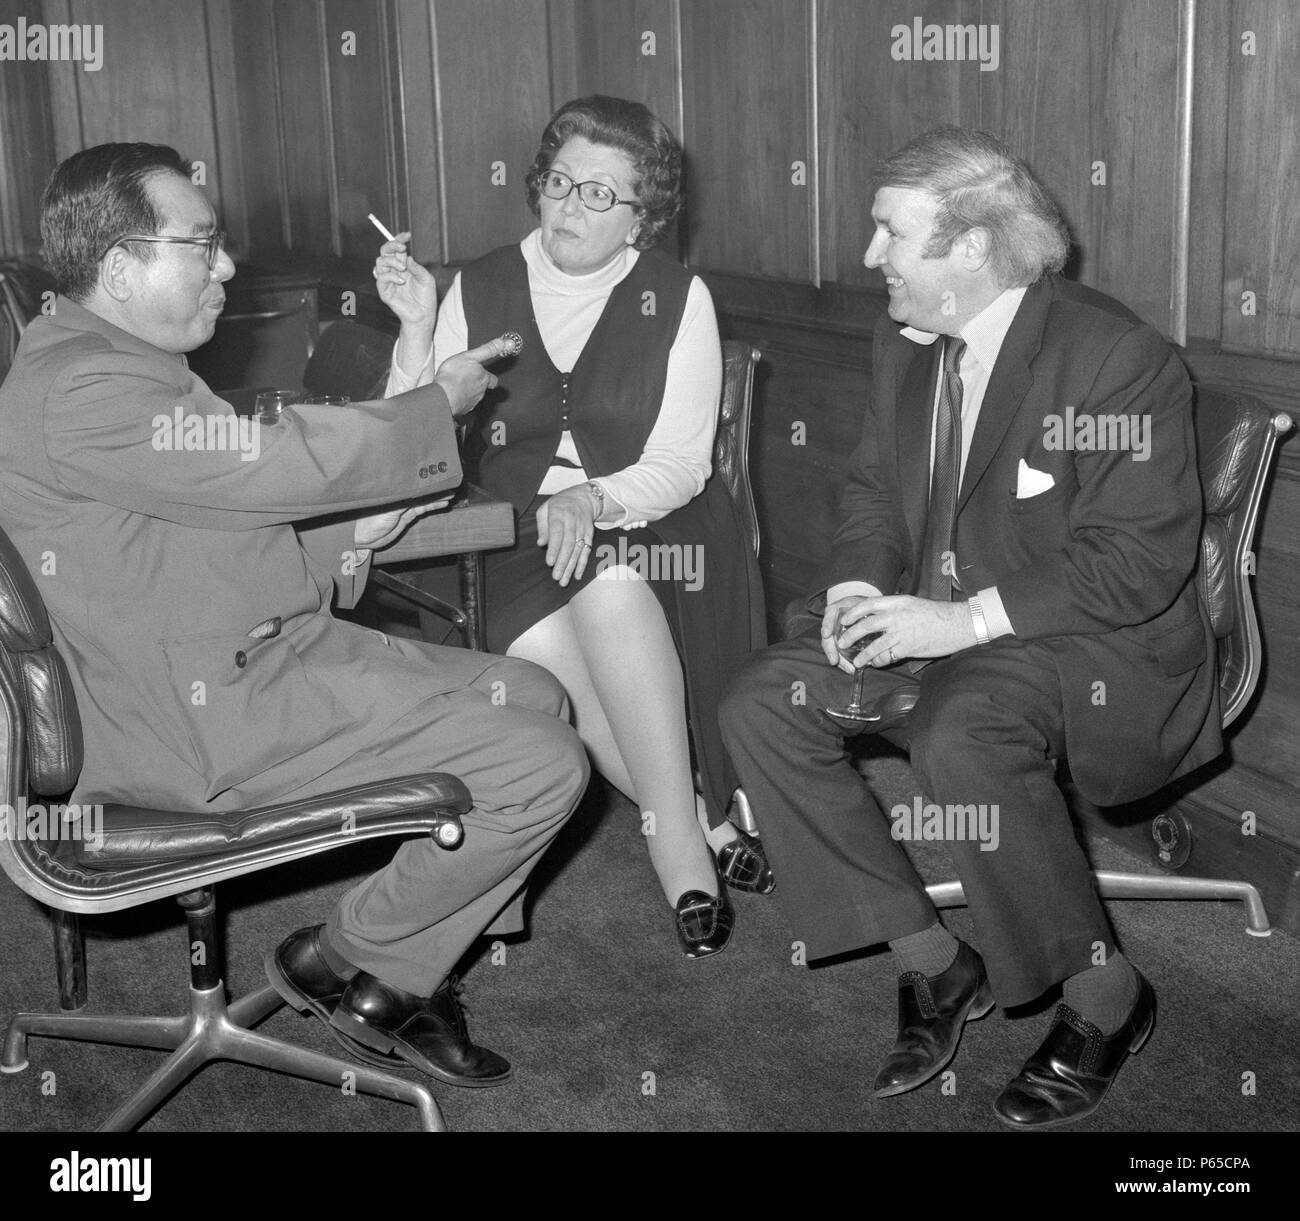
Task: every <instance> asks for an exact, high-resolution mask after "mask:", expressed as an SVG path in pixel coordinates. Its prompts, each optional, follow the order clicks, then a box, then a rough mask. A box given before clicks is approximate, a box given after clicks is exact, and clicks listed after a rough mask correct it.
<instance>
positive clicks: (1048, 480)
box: [1016, 458, 1056, 500]
mask: <svg viewBox="0 0 1300 1221" xmlns="http://www.w3.org/2000/svg"><path fill="white" fill-rule="evenodd" d="M1055 486H1056V480H1055V479H1053V478H1052V477H1051V475H1049V474H1048V473H1047V472H1046V471H1036V470H1034V468H1033V467H1032V466H1030V465H1029V463H1028V462H1026V461H1025V460H1024V459H1023V458H1021V459H1020V467H1019V469H1018V470H1017V471H1016V499H1017V500H1028V499H1029V498H1030V497H1031V496H1041V495H1042V494H1043V493H1044V492H1047V491H1050V490H1051V489H1052V488H1054V487H1055Z"/></svg>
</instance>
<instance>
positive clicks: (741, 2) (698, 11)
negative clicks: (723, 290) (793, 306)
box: [681, 0, 817, 281]
mask: <svg viewBox="0 0 1300 1221" xmlns="http://www.w3.org/2000/svg"><path fill="white" fill-rule="evenodd" d="M809 3H810V0H797V2H792V0H682V7H681V12H682V80H683V93H684V99H685V101H684V104H685V123H684V128H685V130H684V132H683V133H682V135H683V142H684V144H685V146H686V148H687V149H688V150H689V151H690V158H691V166H692V174H691V187H690V191H691V223H690V233H689V235H688V248H689V251H690V260H691V262H692V264H694V265H696V266H699V267H703V268H709V269H711V270H718V271H731V272H736V273H739V274H746V275H759V276H769V277H774V278H778V279H791V280H804V281H806V280H810V279H811V278H812V276H813V274H814V269H815V267H814V260H813V258H812V257H811V256H812V251H811V249H810V247H811V237H812V234H813V233H814V228H813V224H814V217H813V205H814V196H815V194H816V184H817V177H816V175H817V148H816V146H815V144H814V142H813V141H812V139H811V129H812V126H813V124H812V114H811V106H810V99H809V92H810V84H811V75H810V68H811V63H810V47H809ZM795 162H799V163H801V165H802V167H803V170H802V175H803V183H802V185H796V184H795V182H794V181H793V179H794V177H795V175H796V171H795V170H794V169H793V168H792V167H793V166H794V163H795Z"/></svg>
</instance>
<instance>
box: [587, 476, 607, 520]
mask: <svg viewBox="0 0 1300 1221" xmlns="http://www.w3.org/2000/svg"><path fill="white" fill-rule="evenodd" d="M587 491H589V492H590V493H591V494H592V496H594V497H595V498H596V516H597V517H599V516H600V515H601V514H602V513H603V512H604V511H605V489H604V488H602V487H601V486H600V484H598V483H597V482H596V481H595V480H594V479H590V480H588V481H587Z"/></svg>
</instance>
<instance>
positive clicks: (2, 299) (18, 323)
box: [0, 271, 26, 382]
mask: <svg viewBox="0 0 1300 1221" xmlns="http://www.w3.org/2000/svg"><path fill="white" fill-rule="evenodd" d="M25 324H26V319H25V318H24V317H23V313H22V310H21V308H20V307H19V305H18V301H17V298H16V297H15V296H14V291H13V287H12V285H11V284H10V283H9V279H8V277H7V276H6V275H5V273H4V272H3V271H0V382H3V381H4V379H5V377H6V376H7V375H8V373H9V366H10V365H12V364H13V362H14V353H15V352H16V351H17V350H18V340H19V338H20V337H21V336H22V332H23V326H24V325H25Z"/></svg>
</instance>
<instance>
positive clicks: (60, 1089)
mask: <svg viewBox="0 0 1300 1221" xmlns="http://www.w3.org/2000/svg"><path fill="white" fill-rule="evenodd" d="M868 772H869V775H870V777H871V779H872V783H873V786H874V787H875V789H876V790H877V793H878V795H879V796H880V798H881V801H882V804H883V805H884V807H885V808H886V809H888V808H889V807H890V806H891V805H892V804H893V803H895V802H897V801H910V800H911V797H912V795H913V794H914V792H915V787H914V781H913V779H912V777H911V773H910V771H909V770H908V768H907V767H906V764H905V763H904V762H903V761H902V760H901V759H900V758H897V757H894V756H892V755H891V756H883V757H881V758H878V759H875V760H873V761H871V762H870V763H869V764H868ZM386 852H391V845H390V846H389V847H387V848H385V847H384V845H382V844H378V845H363V846H359V847H358V848H357V849H354V850H352V851H351V852H348V853H343V854H336V855H335V856H334V857H332V858H321V859H319V860H317V861H316V862H312V863H311V864H310V865H309V866H308V867H301V866H299V867H294V868H285V869H280V870H275V871H271V872H269V873H265V874H262V875H260V876H258V877H254V878H249V879H241V880H239V881H237V882H233V883H227V884H226V885H225V886H224V887H222V888H221V889H220V890H219V892H218V903H219V907H220V908H221V909H222V911H223V912H224V917H225V926H226V934H227V955H228V964H227V979H228V980H229V982H230V984H231V986H232V988H233V990H234V991H235V992H236V993H242V992H243V991H246V990H248V989H250V988H253V987H256V986H259V985H260V983H261V982H262V979H263V977H262V973H261V959H262V955H263V953H264V952H265V950H266V949H267V948H268V947H271V946H273V945H274V944H275V943H276V942H277V941H278V940H279V939H280V938H281V937H282V936H284V935H285V934H286V933H288V932H289V931H291V930H292V929H294V928H296V927H298V926H300V925H303V924H308V923H314V922H317V921H319V920H320V919H322V918H323V916H324V914H325V912H326V911H327V910H328V906H329V903H330V900H331V897H332V896H334V895H336V894H337V893H338V892H339V891H340V890H341V889H342V887H343V886H345V885H346V884H347V882H348V880H349V879H350V878H352V877H354V876H356V875H358V874H361V873H364V872H366V871H368V868H373V867H374V865H375V864H376V863H378V862H379V861H381V860H382V859H383V855H384V854H385V853H386ZM1094 856H1095V863H1096V864H1097V865H1098V866H1100V867H1109V868H1129V869H1132V868H1144V867H1146V866H1144V864H1143V863H1142V862H1140V861H1137V860H1135V859H1134V858H1132V857H1130V856H1129V855H1128V854H1127V853H1125V852H1123V851H1122V850H1120V849H1117V848H1114V847H1113V846H1109V845H1105V844H1102V845H1100V846H1099V847H1097V848H1095V850H1094ZM917 859H918V863H919V865H920V868H921V871H922V873H923V875H924V876H925V877H926V878H927V880H937V879H939V878H942V877H945V876H949V870H948V869H947V868H946V866H945V863H944V859H943V855H942V852H941V851H940V850H939V849H937V848H935V847H934V846H920V850H919V851H918V852H917ZM367 862H369V865H367ZM736 907H737V928H736V934H735V937H734V939H733V941H732V944H731V946H730V947H729V948H728V949H727V951H726V952H725V953H724V954H722V955H719V956H717V957H715V958H711V959H707V960H702V961H699V962H691V961H688V960H687V959H685V958H684V957H683V956H682V955H681V953H680V952H679V951H678V949H677V946H676V941H675V938H674V936H673V932H672V926H671V913H670V911H669V909H668V908H667V906H666V905H665V903H664V900H663V897H662V895H661V893H660V891H659V888H658V884H657V883H656V881H655V879H654V876H653V873H652V872H651V869H650V866H649V862H648V860H647V857H646V853H645V849H644V845H643V844H642V843H641V840H640V836H639V834H638V822H637V820H636V818H635V817H634V815H633V813H632V811H631V809H630V808H629V807H628V805H627V804H626V803H625V802H624V801H623V800H622V799H621V798H616V797H610V796H609V795H608V794H607V793H606V791H605V790H604V789H603V788H602V787H600V786H599V785H595V786H593V790H592V792H591V793H590V794H589V796H588V798H587V800H586V802H585V803H584V805H583V807H582V808H581V810H580V811H579V812H578V814H577V815H575V817H574V819H573V820H572V821H571V822H570V824H569V826H568V827H567V828H566V830H565V832H564V833H563V835H562V837H561V839H560V840H559V841H558V842H557V845H556V847H555V848H554V849H553V850H552V853H551V855H550V857H549V858H548V860H547V861H546V862H544V864H543V866H542V870H541V874H540V876H539V885H538V886H537V887H536V890H535V897H534V902H533V907H532V932H531V936H530V937H528V938H527V939H521V940H517V941H514V942H512V943H511V944H509V945H506V946H504V955H502V953H501V952H499V951H498V952H497V953H496V955H495V957H496V959H497V960H498V961H497V962H496V963H494V962H493V953H492V951H491V949H490V948H488V947H484V949H483V951H482V952H481V953H480V954H479V957H478V961H477V962H476V963H475V964H474V966H473V969H472V970H471V971H470V973H469V977H468V991H467V1000H468V1002H469V1006H470V1017H469V1020H470V1028H471V1030H472V1031H473V1033H474V1034H475V1036H476V1037H477V1038H478V1039H479V1040H480V1041H481V1042H483V1043H485V1044H486V1045H487V1046H489V1047H492V1048H494V1049H496V1050H499V1051H501V1052H502V1053H503V1054H505V1055H507V1056H508V1057H509V1058H510V1059H511V1060H512V1061H513V1062H514V1064H515V1078H514V1080H513V1081H512V1082H511V1083H509V1084H508V1085H506V1086H505V1087H503V1088H498V1089H490V1090H461V1089H452V1088H446V1087H441V1086H439V1087H436V1089H435V1092H436V1094H437V1096H438V1097H439V1099H440V1101H441V1104H442V1106H443V1108H444V1111H445V1114H446V1117H447V1121H448V1123H449V1125H450V1126H451V1127H452V1128H453V1129H454V1130H459V1131H503V1130H570V1131H571V1130H588V1131H590V1130H598V1131H678V1130H695V1131H764V1130H767V1131H794V1130H815V1131H833V1130H853V1131H886V1130H900V1131H921V1130H924V1131H978V1130H1001V1127H1000V1125H999V1123H998V1122H997V1120H996V1119H995V1118H994V1116H993V1114H992V1112H991V1110H990V1104H991V1102H992V1100H993V1098H994V1097H995V1096H996V1095H997V1093H998V1091H999V1090H1000V1089H1001V1087H1002V1085H1003V1084H1004V1083H1005V1081H1006V1080H1007V1079H1008V1078H1009V1077H1010V1076H1011V1075H1012V1074H1013V1073H1014V1072H1015V1071H1016V1070H1017V1068H1018V1067H1019V1065H1020V1064H1021V1062H1022V1061H1023V1060H1024V1058H1025V1057H1026V1056H1027V1055H1028V1054H1029V1053H1030V1052H1031V1051H1032V1050H1033V1048H1034V1047H1035V1046H1036V1044H1037V1043H1038V1041H1039V1040H1040V1038H1041V1037H1042V1035H1043V1033H1044V1032H1045V1030H1046V1028H1047V1023H1048V1021H1049V1020H1050V1015H1051V1006H1050V1004H1044V1006H1042V1007H1040V1008H1039V1009H1038V1010H1037V1011H1036V1012H1033V1013H1029V1014H1016V1015H1014V1016H1012V1017H1008V1016H1006V1015H1005V1014H1003V1013H1002V1012H1001V1011H1000V1010H999V1011H995V1012H994V1013H993V1014H991V1015H990V1016H989V1017H988V1018H986V1019H984V1020H983V1021H980V1022H977V1023H973V1024H972V1025H970V1026H969V1027H968V1028H967V1030H966V1032H965V1035H964V1038H963V1042H962V1046H961V1050H960V1052H959V1054H958V1057H957V1059H956V1060H955V1061H954V1063H953V1065H952V1069H953V1072H954V1074H955V1076H953V1077H952V1078H950V1079H949V1082H948V1085H947V1087H946V1088H945V1087H943V1086H941V1085H940V1083H939V1082H938V1081H936V1082H932V1083H930V1084H929V1085H927V1086H925V1087H923V1088H921V1089H919V1090H916V1091H914V1092H913V1093H911V1094H907V1095H903V1096H901V1097H898V1098H893V1099H888V1100H884V1101H880V1100H877V1099H875V1098H873V1097H872V1095H871V1093H870V1088H869V1087H870V1081H871V1078H872V1076H873V1074H874V1072H875V1069H876V1066H877V1062H878V1061H879V1059H880V1058H881V1056H882V1055H883V1054H884V1052H885V1051H886V1050H887V1048H888V1046H889V1044H890V1042H891V1040H892V1037H893V1031H894V1021H895V1017H894V1005H895V1000H894V996H895V993H894V987H895V984H894V972H893V968H892V965H891V959H890V956H889V955H888V954H887V953H880V952H876V953H872V954H866V955H859V956H855V957H851V958H845V959H842V960H839V961H836V962H833V963H830V964H828V965H824V966H817V967H815V968H812V969H810V968H807V967H803V966H798V965H794V964H793V963H792V947H791V940H792V935H791V932H790V930H789V928H788V926H787V924H786V922H785V920H784V918H783V916H782V914H781V911H780V908H779V907H778V906H777V903H776V901H775V899H774V898H763V897H759V896H750V895H739V896H737V897H736ZM1111 911H1112V915H1113V918H1114V921H1115V924H1116V927H1117V930H1118V932H1119V935H1120V939H1121V942H1122V944H1123V945H1124V948H1125V951H1126V953H1127V954H1128V955H1129V957H1130V958H1131V959H1132V960H1133V961H1134V962H1135V963H1136V964H1138V965H1139V966H1140V967H1141V968H1142V970H1143V971H1144V972H1146V974H1147V975H1148V976H1149V978H1150V979H1151V982H1152V984H1153V985H1154V986H1155V989H1156V992H1157V996H1158V1006H1159V1008H1158V1016H1157V1025H1156V1030H1155V1034H1154V1035H1153V1037H1152V1039H1151V1040H1150V1042H1149V1043H1148V1045H1147V1047H1146V1048H1145V1049H1144V1050H1143V1052H1142V1053H1141V1055H1139V1056H1137V1057H1136V1058H1135V1059H1133V1060H1132V1061H1130V1063H1129V1064H1128V1066H1127V1067H1126V1068H1125V1069H1124V1071H1123V1072H1122V1073H1121V1074H1120V1076H1119V1078H1118V1080H1117V1083H1116V1086H1115V1088H1114V1090H1113V1091H1112V1092H1111V1095H1110V1097H1109V1098H1108V1099H1107V1101H1106V1104H1105V1105H1104V1106H1103V1108H1102V1109H1101V1110H1100V1111H1099V1112H1098V1113H1097V1114H1096V1115H1095V1116H1094V1117H1093V1118H1092V1119H1090V1120H1087V1121H1084V1122H1083V1123H1082V1124H1079V1125H1077V1126H1076V1127H1075V1128H1074V1129H1073V1130H1082V1131H1121V1132H1143V1131H1150V1130H1172V1131H1184V1132H1242V1133H1246V1132H1252V1133H1253V1132H1264V1131H1278V1130H1282V1131H1295V1130H1297V1129H1298V1128H1300V1101H1297V1100H1300V1064H1298V1063H1297V1047H1300V1039H1298V1037H1297V1036H1298V1035H1300V1026H1298V1023H1297V1018H1296V1015H1295V1009H1296V999H1297V997H1298V996H1300V947H1298V946H1297V943H1296V940H1295V939H1294V938H1292V937H1290V936H1288V935H1287V934H1285V933H1283V932H1275V933H1274V934H1273V936H1272V937H1269V938H1266V939H1259V938H1254V937H1249V936H1247V935H1246V933H1245V931H1244V923H1243V920H1242V917H1241V914H1240V912H1239V909H1238V908H1237V906H1236V905H1233V904H1220V903H1191V904H1189V903H1180V904H1170V903H1154V902H1122V903H1114V904H1112V905H1111ZM179 917H180V911H179V909H178V908H177V907H176V906H175V905H174V904H173V903H170V902H168V903H159V904H154V905H152V906H151V907H149V908H147V909H145V910H143V911H139V912H133V913H122V914H119V915H117V916H114V917H101V918H97V919H94V920H90V921H88V922H87V924H88V928H89V932H90V941H89V946H88V958H89V976H90V997H91V1006H92V1007H93V1008H96V1009H100V1010H103V1011H118V1012H141V1011H143V1012H158V1013H164V1012H165V1013H171V1012H179V1006H180V1005H181V1004H182V1003H183V1002H184V998H185V987H186V982H187V975H186V968H185V958H184V954H183V948H184V946H183V943H184V936H183V933H182V927H183V926H182V924H181V923H180V919H179ZM946 919H947V921H948V923H949V926H950V927H951V928H952V929H953V930H954V932H956V933H957V934H958V935H959V936H960V935H969V932H970V924H969V919H968V917H967V915H966V913H965V912H964V911H956V912H951V913H949V914H948V916H947V917H946ZM0 921H2V922H3V927H4V929H5V932H6V948H5V954H4V959H3V968H2V969H0V1021H6V1020H7V1019H8V1017H9V1015H11V1014H12V1013H13V1012H14V1011H16V1010H18V1009H20V1008H26V1009H51V1008H54V1007H55V1006H56V1004H57V998H56V993H55V987H54V976H53V967H52V954H51V949H50V937H49V932H48V929H47V926H46V923H45V917H44V914H43V913H42V911H41V910H40V909H39V908H38V907H37V906H36V905H35V904H33V903H32V902H30V901H29V900H28V899H27V898H26V896H24V895H22V894H21V893H19V892H18V891H17V890H16V889H15V888H14V887H13V886H12V885H10V884H8V882H7V881H6V882H4V883H3V885H0ZM502 959H503V960H502ZM263 1029H264V1030H266V1031H268V1032H269V1033H272V1034H274V1035H276V1036H278V1037H282V1038H285V1039H290V1040H296V1041H300V1042H301V1043H302V1044H304V1045H306V1046H309V1047H312V1048H316V1049H318V1050H321V1051H323V1052H327V1053H329V1054H333V1052H334V1045H333V1043H332V1042H331V1041H330V1040H329V1038H328V1037H327V1035H326V1034H325V1033H324V1032H323V1031H322V1030H321V1029H318V1028H317V1025H316V1023H315V1022H314V1020H311V1019H307V1018H303V1017H301V1016H300V1015H299V1014H297V1013H296V1012H294V1011H292V1010H288V1009H282V1010H280V1011H279V1012H277V1013H276V1014H274V1015H272V1017H271V1018H269V1019H268V1020H267V1022H266V1023H265V1024H264V1026H263ZM30 1052H31V1056H30V1059H31V1066H30V1068H29V1069H28V1070H27V1071H26V1072H24V1073H22V1074H18V1075H13V1076H4V1077H0V1128H2V1129H4V1130H8V1131H22V1130H35V1131H47V1132H48V1131H59V1130H77V1129H82V1130H84V1129H87V1128H91V1127H93V1126H94V1125H95V1123H96V1122H97V1121H98V1119H99V1118H100V1117H102V1115H103V1114H105V1113H106V1112H107V1110H108V1109H110V1107H111V1105H112V1104H113V1100H115V1099H117V1098H119V1097H120V1096H121V1095H122V1094H123V1093H124V1091H125V1090H127V1089H128V1088H129V1087H130V1086H131V1085H132V1084H133V1083H135V1082H137V1081H138V1080H140V1079H141V1078H143V1077H144V1076H145V1075H147V1073H148V1072H149V1071H150V1070H151V1069H152V1068H153V1067H154V1066H155V1065H157V1063H158V1062H159V1056H160V1054H161V1053H156V1052H149V1051H135V1050H129V1049H121V1048H108V1047H100V1046H87V1045H79V1044H75V1043H69V1042H60V1041H53V1040H47V1039H33V1040H32V1042H31V1048H30ZM1246 1074H1253V1081H1254V1090H1253V1092H1251V1091H1250V1090H1249V1089H1248V1088H1244V1087H1243V1081H1247V1082H1248V1081H1250V1080H1251V1078H1249V1077H1246V1076H1245V1075H1246ZM413 1118H414V1115H413V1112H412V1111H411V1110H410V1109H409V1108H407V1107H404V1106H402V1105H400V1104H397V1103H392V1102H387V1101H383V1100H376V1099H369V1098H364V1097H350V1096H348V1097H345V1096H343V1095H341V1094H339V1093H336V1092H334V1091H332V1090H331V1089H329V1088H327V1087H324V1086H320V1085H316V1084H312V1083H306V1082H299V1081H294V1080H291V1079H287V1078H283V1077H278V1076H274V1075H270V1074H263V1073H259V1072H257V1071H255V1070H252V1069H247V1068H243V1067H239V1066H234V1065H227V1064H217V1065H212V1066H209V1067H208V1068H206V1069H204V1070H203V1071H202V1072H201V1073H200V1074H199V1076H197V1077H196V1078H194V1079H193V1080H192V1081H191V1083H190V1084H189V1085H188V1086H187V1087H186V1088H185V1089H184V1090H183V1091H181V1093H179V1094H178V1095H176V1096H175V1097H174V1098H173V1099H172V1100H171V1101H170V1102H168V1103H167V1104H166V1105H165V1106H164V1107H163V1108H162V1109H161V1110H160V1111H158V1112H157V1113H156V1114H155V1115H154V1116H153V1118H152V1119H151V1120H150V1121H149V1122H148V1123H147V1125H146V1127H145V1130H146V1131H159V1132H161V1131H200V1130H207V1131H213V1130H219V1131H231V1130H233V1131H302V1130H320V1131H347V1132H359V1131H367V1130H371V1131H401V1130H410V1129H411V1128H412V1127H413Z"/></svg>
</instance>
